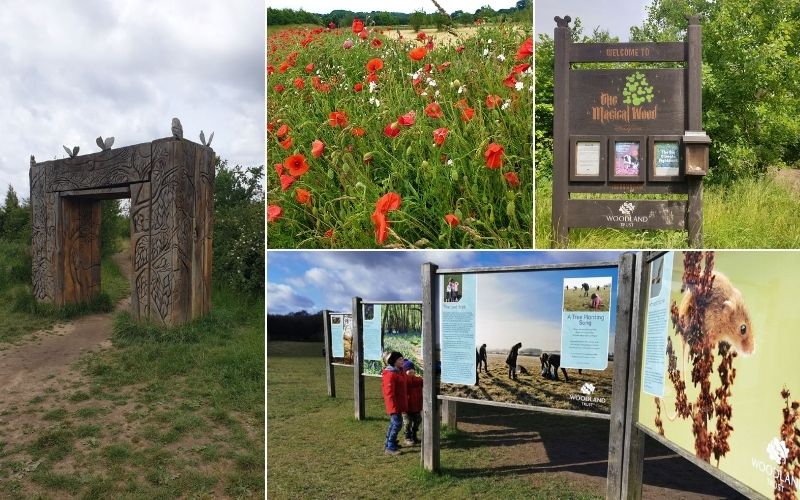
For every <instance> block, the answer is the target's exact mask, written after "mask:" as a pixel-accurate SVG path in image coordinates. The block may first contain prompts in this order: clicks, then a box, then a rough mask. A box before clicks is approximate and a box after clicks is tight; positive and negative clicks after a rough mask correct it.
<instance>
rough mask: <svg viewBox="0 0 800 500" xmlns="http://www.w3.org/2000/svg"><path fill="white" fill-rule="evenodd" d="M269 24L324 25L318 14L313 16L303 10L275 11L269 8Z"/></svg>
mask: <svg viewBox="0 0 800 500" xmlns="http://www.w3.org/2000/svg"><path fill="white" fill-rule="evenodd" d="M267 24H269V25H275V26H279V25H286V24H322V18H321V17H320V16H319V15H317V14H312V13H310V12H306V11H304V10H302V9H301V10H293V9H273V8H272V7H267Z"/></svg>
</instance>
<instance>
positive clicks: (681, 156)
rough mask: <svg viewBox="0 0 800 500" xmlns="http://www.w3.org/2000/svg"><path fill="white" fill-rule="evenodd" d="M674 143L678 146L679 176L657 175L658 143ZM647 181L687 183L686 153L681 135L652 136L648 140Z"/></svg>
mask: <svg viewBox="0 0 800 500" xmlns="http://www.w3.org/2000/svg"><path fill="white" fill-rule="evenodd" d="M657 142H674V143H676V144H677V145H678V175H657V174H656V143H657ZM647 158H648V160H647V180H648V181H649V182H685V180H686V179H685V175H684V170H685V168H686V163H685V161H686V153H685V151H684V144H683V138H682V136H680V135H651V136H650V137H648V138H647Z"/></svg>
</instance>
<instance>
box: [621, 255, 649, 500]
mask: <svg viewBox="0 0 800 500" xmlns="http://www.w3.org/2000/svg"><path fill="white" fill-rule="evenodd" d="M649 255H650V254H649V253H648V252H645V253H643V254H640V256H639V259H637V263H636V272H635V273H634V276H635V279H634V285H633V293H634V296H633V309H632V311H631V342H630V347H629V349H630V354H629V357H628V360H629V361H628V387H627V391H626V394H625V400H626V401H627V404H626V406H625V420H624V422H625V440H624V443H623V448H624V450H625V451H624V453H625V456H624V458H623V463H622V488H621V494H622V496H621V498H625V499H633V500H638V499H640V498H642V469H643V467H644V433H643V432H642V431H641V430H639V427H637V425H636V424H637V420H638V418H639V391H640V389H641V377H642V373H641V371H642V355H643V349H644V346H643V342H644V325H645V324H646V321H647V310H646V308H645V307H644V305H645V301H646V300H647V292H648V290H647V283H649V281H650V264H649V263H648V262H647V257H648V256H649Z"/></svg>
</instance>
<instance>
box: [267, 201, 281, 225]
mask: <svg viewBox="0 0 800 500" xmlns="http://www.w3.org/2000/svg"><path fill="white" fill-rule="evenodd" d="M281 215H283V209H282V208H281V207H279V206H278V205H269V206H268V207H267V222H275V221H277V220H278V219H280V217H281Z"/></svg>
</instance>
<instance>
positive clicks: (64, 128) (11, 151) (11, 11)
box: [0, 0, 264, 203]
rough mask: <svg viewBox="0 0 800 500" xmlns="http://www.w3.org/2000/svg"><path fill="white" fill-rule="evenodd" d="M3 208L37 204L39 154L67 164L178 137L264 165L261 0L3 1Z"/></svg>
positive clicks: (0, 81) (0, 52) (0, 130)
mask: <svg viewBox="0 0 800 500" xmlns="http://www.w3.org/2000/svg"><path fill="white" fill-rule="evenodd" d="M0 68H2V69H1V70H0V117H2V120H0V141H2V143H1V145H2V147H0V203H2V200H3V199H4V198H5V193H6V190H7V189H8V185H9V184H11V185H13V186H14V189H16V190H17V191H18V192H19V193H20V195H21V196H23V197H26V198H27V197H28V196H29V186H28V165H29V158H30V155H31V154H33V155H35V156H36V159H37V161H45V160H52V159H55V158H64V157H66V153H65V152H64V150H63V148H62V147H61V146H62V144H65V145H67V146H68V147H70V148H71V147H72V146H76V145H77V146H80V148H81V151H80V153H79V154H84V153H92V152H96V151H98V150H99V149H98V147H97V146H96V145H95V138H96V137H97V136H98V135H102V136H103V137H107V136H114V137H115V138H116V141H115V143H114V147H117V146H127V145H131V144H137V143H141V142H148V141H151V140H153V139H156V138H160V137H167V136H169V135H171V134H170V122H171V120H172V117H173V116H177V117H179V118H180V119H181V121H182V123H183V129H184V134H185V137H186V138H188V139H190V140H193V141H195V142H199V139H198V134H199V132H200V129H203V130H204V131H205V133H206V137H208V135H209V134H210V132H211V131H212V130H213V131H215V135H214V142H213V144H212V147H213V148H214V150H215V151H216V153H217V154H218V155H219V156H221V157H222V158H223V159H227V160H229V162H230V163H231V164H242V165H247V166H252V165H262V164H263V163H264V2H263V1H262V0H229V1H225V2H220V1H216V0H194V1H192V2H187V1H182V0H159V1H149V0H125V1H117V2H109V1H107V0H63V1H59V2H39V1H30V0H4V1H3V3H2V14H0Z"/></svg>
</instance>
